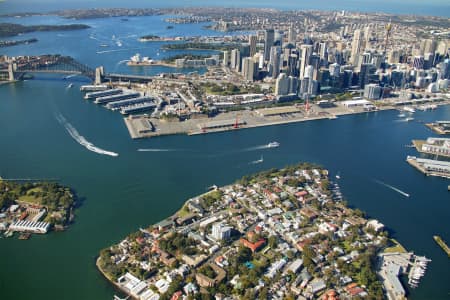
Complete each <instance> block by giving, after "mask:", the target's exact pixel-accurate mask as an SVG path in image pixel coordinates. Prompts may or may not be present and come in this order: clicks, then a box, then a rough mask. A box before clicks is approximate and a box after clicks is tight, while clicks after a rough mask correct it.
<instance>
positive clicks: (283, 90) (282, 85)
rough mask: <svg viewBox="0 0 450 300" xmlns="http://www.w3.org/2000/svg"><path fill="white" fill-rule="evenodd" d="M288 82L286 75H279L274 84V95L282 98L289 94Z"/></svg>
mask: <svg viewBox="0 0 450 300" xmlns="http://www.w3.org/2000/svg"><path fill="white" fill-rule="evenodd" d="M289 81H290V79H289V78H288V77H286V74H284V73H281V74H280V75H279V76H278V78H277V80H276V82H275V95H277V96H282V95H287V94H288V93H289V90H290V89H289Z"/></svg>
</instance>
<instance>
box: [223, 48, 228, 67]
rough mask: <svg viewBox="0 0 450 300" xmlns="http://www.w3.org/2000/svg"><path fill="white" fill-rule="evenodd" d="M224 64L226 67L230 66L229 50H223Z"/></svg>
mask: <svg viewBox="0 0 450 300" xmlns="http://www.w3.org/2000/svg"><path fill="white" fill-rule="evenodd" d="M222 64H223V66H224V67H228V65H229V64H230V52H228V51H223V61H222Z"/></svg>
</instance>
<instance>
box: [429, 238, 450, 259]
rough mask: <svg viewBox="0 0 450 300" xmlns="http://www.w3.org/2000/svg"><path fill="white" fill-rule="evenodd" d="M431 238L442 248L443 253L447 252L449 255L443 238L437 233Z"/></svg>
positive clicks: (449, 252) (449, 250)
mask: <svg viewBox="0 0 450 300" xmlns="http://www.w3.org/2000/svg"><path fill="white" fill-rule="evenodd" d="M433 239H434V240H435V241H436V243H437V244H438V245H439V246H440V247H441V248H442V250H444V251H445V253H447V255H448V256H449V257H450V248H449V247H448V246H447V244H446V243H445V242H444V240H443V239H442V238H441V237H440V236H438V235H435V236H433Z"/></svg>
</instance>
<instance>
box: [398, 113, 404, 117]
mask: <svg viewBox="0 0 450 300" xmlns="http://www.w3.org/2000/svg"><path fill="white" fill-rule="evenodd" d="M398 117H399V118H404V117H406V115H405V114H404V113H401V114H399V115H398Z"/></svg>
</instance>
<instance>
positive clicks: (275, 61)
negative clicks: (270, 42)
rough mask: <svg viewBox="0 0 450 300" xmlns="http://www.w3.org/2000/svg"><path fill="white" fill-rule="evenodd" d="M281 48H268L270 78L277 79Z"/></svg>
mask: <svg viewBox="0 0 450 300" xmlns="http://www.w3.org/2000/svg"><path fill="white" fill-rule="evenodd" d="M280 55H281V48H280V47H279V46H272V47H270V61H269V73H270V74H271V76H272V78H277V77H278V75H279V74H280V59H281V57H280Z"/></svg>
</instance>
